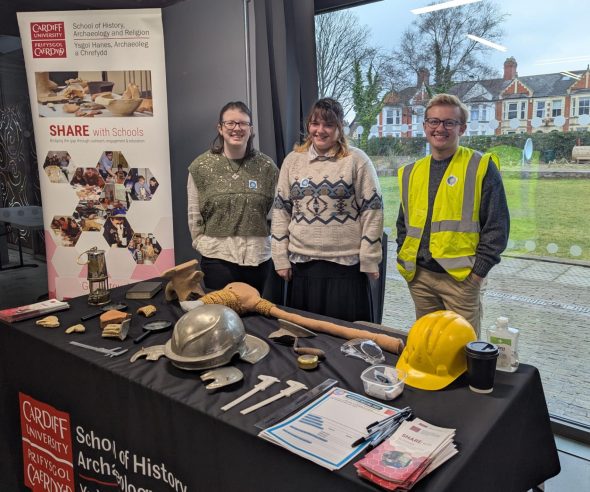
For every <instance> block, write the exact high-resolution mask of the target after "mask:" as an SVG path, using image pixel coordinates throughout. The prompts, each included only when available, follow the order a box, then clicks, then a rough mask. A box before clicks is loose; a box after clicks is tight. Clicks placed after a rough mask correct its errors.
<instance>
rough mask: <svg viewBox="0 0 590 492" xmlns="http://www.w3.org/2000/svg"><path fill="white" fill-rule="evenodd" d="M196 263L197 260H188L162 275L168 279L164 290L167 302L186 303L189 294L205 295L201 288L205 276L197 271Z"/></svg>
mask: <svg viewBox="0 0 590 492" xmlns="http://www.w3.org/2000/svg"><path fill="white" fill-rule="evenodd" d="M198 263H199V262H198V261H197V260H190V261H187V262H186V263H181V264H180V265H178V266H175V267H173V268H170V269H168V270H166V271H165V272H163V273H162V277H164V278H167V279H169V282H168V283H167V284H166V289H165V290H164V293H165V296H166V300H167V301H173V300H175V299H178V300H179V301H186V300H188V299H189V297H190V295H191V294H198V295H199V296H204V295H205V291H204V290H203V288H202V287H201V281H202V280H203V277H204V276H205V274H204V273H203V272H202V271H201V270H197V265H198Z"/></svg>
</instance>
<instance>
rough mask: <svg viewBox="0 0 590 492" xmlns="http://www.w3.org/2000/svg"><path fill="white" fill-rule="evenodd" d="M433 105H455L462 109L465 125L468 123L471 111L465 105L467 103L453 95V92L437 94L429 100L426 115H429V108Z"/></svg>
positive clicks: (462, 122) (462, 120) (462, 121)
mask: <svg viewBox="0 0 590 492" xmlns="http://www.w3.org/2000/svg"><path fill="white" fill-rule="evenodd" d="M433 106H455V107H456V108H459V110H460V111H461V116H462V118H461V124H462V125H464V124H465V123H467V118H468V117H469V111H468V109H467V106H465V104H463V103H462V102H461V100H460V99H459V98H458V97H457V96H453V95H452V94H437V95H436V96H434V97H433V98H432V99H431V100H430V101H428V104H427V105H426V111H425V112H424V116H425V117H428V110H429V109H430V108H432V107H433Z"/></svg>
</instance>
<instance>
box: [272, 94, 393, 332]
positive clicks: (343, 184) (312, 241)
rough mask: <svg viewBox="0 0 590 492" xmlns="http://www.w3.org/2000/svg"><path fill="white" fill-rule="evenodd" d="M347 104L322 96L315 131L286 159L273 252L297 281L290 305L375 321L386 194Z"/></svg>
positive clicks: (312, 121) (313, 116)
mask: <svg viewBox="0 0 590 492" xmlns="http://www.w3.org/2000/svg"><path fill="white" fill-rule="evenodd" d="M343 123H344V112H343V110H342V106H341V105H340V103H338V102H337V101H335V100H334V99H330V98H326V99H320V100H319V101H317V102H316V103H315V105H314V106H313V108H312V110H311V112H310V114H309V116H308V118H307V137H306V139H305V142H304V143H303V144H302V145H300V146H297V147H296V148H295V150H294V151H293V152H291V153H290V154H289V155H288V156H287V157H286V158H285V161H284V162H283V165H282V167H281V171H280V174H279V182H278V185H277V192H276V195H275V202H274V209H273V215H272V229H271V234H272V236H271V237H272V259H273V262H274V266H275V270H276V271H277V273H278V275H280V276H281V277H282V278H283V279H285V280H287V281H289V282H290V285H289V291H288V305H289V306H291V307H293V308H297V309H303V310H306V311H310V312H314V313H318V314H324V315H327V316H332V317H334V318H340V319H344V320H348V321H357V320H365V321H373V314H372V302H371V293H370V284H369V278H372V279H377V278H379V263H381V237H382V235H383V200H382V197H381V189H380V187H379V181H378V178H377V173H376V172H375V168H374V166H373V164H372V162H371V160H370V159H369V158H368V157H367V155H366V154H365V153H364V152H362V151H361V150H359V149H356V148H353V147H349V146H348V143H347V142H346V138H345V135H344V132H343Z"/></svg>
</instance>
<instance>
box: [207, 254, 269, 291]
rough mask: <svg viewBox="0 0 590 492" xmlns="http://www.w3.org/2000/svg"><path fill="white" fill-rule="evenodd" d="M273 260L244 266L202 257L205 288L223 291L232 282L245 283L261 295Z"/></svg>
mask: <svg viewBox="0 0 590 492" xmlns="http://www.w3.org/2000/svg"><path fill="white" fill-rule="evenodd" d="M271 263H272V262H271V260H267V261H265V262H264V263H261V264H260V265H258V266H242V265H238V264H237V263H232V262H230V261H225V260H219V259H217V258H208V257H207V256H203V257H201V261H200V266H201V270H202V271H203V273H204V274H205V278H204V279H203V281H204V283H205V287H207V288H208V289H212V290H220V289H223V288H224V287H225V286H226V285H227V284H229V283H230V282H244V283H246V284H248V285H251V286H252V287H254V288H256V289H257V290H258V292H260V295H263V293H264V286H265V284H266V281H267V279H268V276H269V274H270V272H271Z"/></svg>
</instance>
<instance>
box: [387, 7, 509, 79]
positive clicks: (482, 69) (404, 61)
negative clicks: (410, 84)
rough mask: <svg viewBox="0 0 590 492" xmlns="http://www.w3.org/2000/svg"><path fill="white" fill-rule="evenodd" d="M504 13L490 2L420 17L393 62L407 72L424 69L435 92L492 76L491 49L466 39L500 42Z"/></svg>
mask: <svg viewBox="0 0 590 492" xmlns="http://www.w3.org/2000/svg"><path fill="white" fill-rule="evenodd" d="M505 19H506V14H503V13H502V12H500V10H499V8H498V6H497V5H496V4H494V3H490V2H478V3H472V4H469V5H464V6H461V7H457V8H453V9H444V10H437V11H435V12H431V13H428V14H424V15H421V16H419V17H418V18H417V19H416V20H415V21H414V22H413V23H412V25H411V27H410V28H409V29H407V30H406V31H405V32H404V34H403V35H402V40H401V43H400V46H399V47H398V49H396V50H394V51H393V54H392V60H393V61H394V63H396V64H397V65H398V66H399V67H403V69H404V70H406V71H407V72H409V73H412V74H416V73H418V70H420V69H421V68H427V69H428V70H430V73H431V74H432V75H433V77H434V85H435V86H436V88H438V89H442V90H447V89H448V88H450V87H451V86H452V85H453V83H454V82H456V81H458V80H466V79H468V78H470V79H473V78H476V79H481V78H486V77H489V76H491V75H493V74H495V70H493V69H492V68H491V67H490V66H489V65H488V64H487V62H486V54H487V53H488V52H489V51H490V50H491V49H493V48H489V47H487V46H484V45H482V44H481V43H477V42H475V41H473V40H471V39H470V38H468V37H467V34H474V35H476V36H479V37H481V38H484V39H487V40H489V41H492V42H499V41H501V39H502V35H503V31H502V28H501V25H502V23H503V22H504V21H505Z"/></svg>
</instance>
